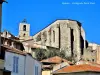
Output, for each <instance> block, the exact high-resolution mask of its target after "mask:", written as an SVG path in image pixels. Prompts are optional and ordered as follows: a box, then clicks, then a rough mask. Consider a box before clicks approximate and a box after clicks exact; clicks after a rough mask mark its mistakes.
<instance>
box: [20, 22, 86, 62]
mask: <svg viewBox="0 0 100 75" xmlns="http://www.w3.org/2000/svg"><path fill="white" fill-rule="evenodd" d="M29 33H30V24H27V23H26V22H25V20H24V21H23V22H22V23H20V26H19V38H20V40H21V41H24V40H28V39H33V41H34V42H33V43H37V44H40V45H43V46H47V47H52V48H56V49H57V50H60V51H62V50H64V51H65V53H66V57H74V60H75V61H79V60H80V59H81V57H82V55H83V52H84V51H83V50H84V49H85V48H86V44H85V32H84V29H83V28H82V26H81V23H80V22H78V21H76V20H56V21H55V22H53V23H52V24H50V25H49V26H47V27H46V28H44V29H42V30H41V31H39V32H38V33H37V34H35V35H34V36H32V37H31V36H30V35H29Z"/></svg>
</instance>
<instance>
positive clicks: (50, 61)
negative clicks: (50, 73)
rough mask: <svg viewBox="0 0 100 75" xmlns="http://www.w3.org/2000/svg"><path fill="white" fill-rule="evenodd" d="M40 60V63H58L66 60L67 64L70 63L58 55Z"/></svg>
mask: <svg viewBox="0 0 100 75" xmlns="http://www.w3.org/2000/svg"><path fill="white" fill-rule="evenodd" d="M41 62H42V63H55V64H59V63H62V62H68V63H69V64H72V63H71V62H70V61H68V60H66V59H63V58H61V57H59V56H54V57H51V58H48V59H44V60H42V61H41Z"/></svg>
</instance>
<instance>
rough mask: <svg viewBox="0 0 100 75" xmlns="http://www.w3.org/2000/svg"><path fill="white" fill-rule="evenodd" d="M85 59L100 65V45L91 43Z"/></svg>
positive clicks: (84, 56) (85, 52)
mask: <svg viewBox="0 0 100 75" xmlns="http://www.w3.org/2000/svg"><path fill="white" fill-rule="evenodd" d="M83 59H84V60H85V61H89V62H94V63H97V64H100V45H97V44H95V43H90V44H89V46H88V48H87V49H85V50H84V55H83Z"/></svg>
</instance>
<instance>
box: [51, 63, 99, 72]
mask: <svg viewBox="0 0 100 75" xmlns="http://www.w3.org/2000/svg"><path fill="white" fill-rule="evenodd" d="M82 71H96V72H100V67H97V66H94V65H90V64H81V65H73V66H67V67H63V68H61V69H59V70H57V71H55V72H53V73H71V72H82Z"/></svg>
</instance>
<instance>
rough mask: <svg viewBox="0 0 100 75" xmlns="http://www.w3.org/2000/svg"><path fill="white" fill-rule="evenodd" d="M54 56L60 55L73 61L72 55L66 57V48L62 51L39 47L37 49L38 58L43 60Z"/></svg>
mask: <svg viewBox="0 0 100 75" xmlns="http://www.w3.org/2000/svg"><path fill="white" fill-rule="evenodd" d="M54 56H59V57H61V58H64V59H67V60H69V61H72V58H71V57H66V55H65V51H64V50H62V51H60V50H45V49H37V50H36V57H37V59H38V60H43V59H47V58H50V57H54Z"/></svg>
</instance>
